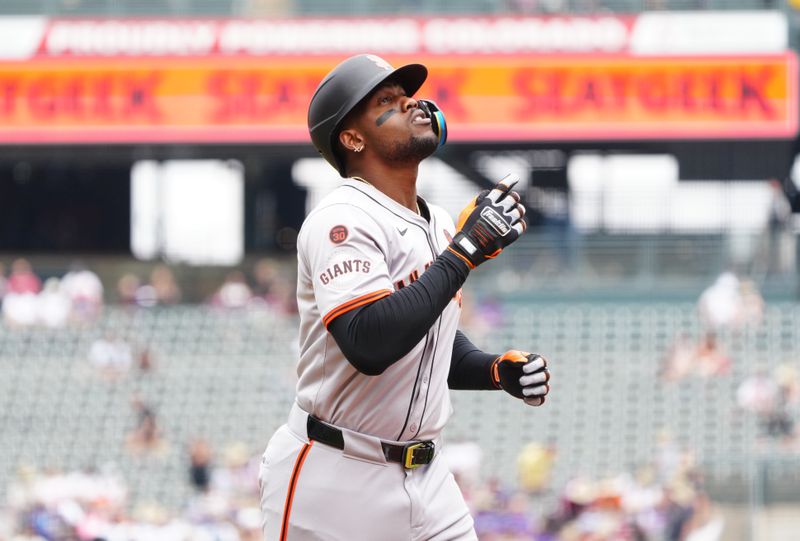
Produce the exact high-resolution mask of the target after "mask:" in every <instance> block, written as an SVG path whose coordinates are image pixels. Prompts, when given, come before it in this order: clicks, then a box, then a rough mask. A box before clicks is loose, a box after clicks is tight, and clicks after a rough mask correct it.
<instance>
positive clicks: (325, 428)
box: [306, 415, 435, 469]
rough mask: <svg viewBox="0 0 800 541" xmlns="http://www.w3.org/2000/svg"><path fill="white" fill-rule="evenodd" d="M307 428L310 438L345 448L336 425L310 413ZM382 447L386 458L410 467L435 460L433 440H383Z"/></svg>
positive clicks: (340, 432) (338, 447) (342, 437)
mask: <svg viewBox="0 0 800 541" xmlns="http://www.w3.org/2000/svg"><path fill="white" fill-rule="evenodd" d="M306 430H307V431H308V439H310V440H314V441H318V442H320V443H324V444H325V445H330V446H331V447H335V448H336V449H344V436H343V435H342V431H341V430H339V429H338V428H336V427H335V426H331V425H329V424H327V423H323V422H322V421H320V420H319V419H317V418H316V417H313V416H311V415H309V416H308V423H306ZM381 447H382V448H383V456H384V457H386V460H388V461H389V462H397V463H399V464H402V465H403V466H404V467H405V468H409V469H413V468H418V467H420V466H424V465H425V464H430V463H431V462H432V461H433V456H434V452H435V446H434V444H433V442H432V441H415V442H411V443H407V444H406V445H398V444H396V443H387V442H385V441H382V442H381Z"/></svg>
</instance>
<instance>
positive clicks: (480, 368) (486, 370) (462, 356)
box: [447, 331, 498, 391]
mask: <svg viewBox="0 0 800 541" xmlns="http://www.w3.org/2000/svg"><path fill="white" fill-rule="evenodd" d="M497 357H498V356H497V355H495V354H493V353H484V352H483V351H481V350H479V349H478V348H477V347H476V346H475V345H474V344H473V343H472V342H470V340H469V338H467V337H466V336H465V335H464V333H463V332H461V331H456V337H455V339H454V340H453V355H452V357H451V360H450V374H449V375H448V377H447V385H448V387H450V388H451V389H459V390H464V391H485V390H496V389H497V387H495V385H494V383H492V376H491V368H492V363H493V362H494V360H495V359H496V358H497Z"/></svg>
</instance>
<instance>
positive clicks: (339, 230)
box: [328, 225, 347, 244]
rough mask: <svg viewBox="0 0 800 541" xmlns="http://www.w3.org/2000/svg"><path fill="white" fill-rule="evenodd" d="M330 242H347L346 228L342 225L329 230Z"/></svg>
mask: <svg viewBox="0 0 800 541" xmlns="http://www.w3.org/2000/svg"><path fill="white" fill-rule="evenodd" d="M328 236H329V237H330V239H331V242H332V243H334V244H341V243H343V242H344V241H345V240H347V228H346V227H345V226H343V225H335V226H333V228H331V232H330V235H328Z"/></svg>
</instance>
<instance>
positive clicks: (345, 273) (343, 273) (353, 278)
mask: <svg viewBox="0 0 800 541" xmlns="http://www.w3.org/2000/svg"><path fill="white" fill-rule="evenodd" d="M373 266H374V265H373V263H372V261H370V260H369V259H367V258H365V257H364V255H363V254H361V253H359V252H357V251H355V250H350V249H348V248H341V249H336V250H334V252H333V253H332V254H331V256H330V258H328V263H327V265H326V267H325V269H324V270H323V271H322V272H321V273H319V275H318V276H317V280H318V281H319V283H320V284H322V285H323V286H324V287H329V288H333V289H337V290H339V291H346V290H348V289H350V288H352V287H354V286H355V285H356V284H358V283H359V282H362V281H363V280H364V279H365V278H366V277H367V276H368V275H369V273H370V271H371V270H372V268H373Z"/></svg>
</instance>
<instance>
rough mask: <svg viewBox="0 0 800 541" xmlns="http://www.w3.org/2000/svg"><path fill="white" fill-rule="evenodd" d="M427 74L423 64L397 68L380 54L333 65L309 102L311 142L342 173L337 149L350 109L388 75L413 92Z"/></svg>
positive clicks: (356, 57)
mask: <svg viewBox="0 0 800 541" xmlns="http://www.w3.org/2000/svg"><path fill="white" fill-rule="evenodd" d="M427 76H428V69H427V68H426V67H425V66H423V65H422V64H408V65H406V66H402V67H400V68H397V69H394V68H393V67H392V66H391V65H390V64H389V63H388V62H386V61H385V60H384V59H383V58H380V57H379V56H375V55H371V54H360V55H357V56H352V57H350V58H348V59H347V60H345V61H344V62H342V63H341V64H339V65H338V66H336V67H335V68H333V69H332V70H331V71H330V73H328V75H326V76H325V78H324V79H323V80H322V82H321V83H320V84H319V86H318V87H317V90H316V91H315V92H314V96H313V97H312V98H311V104H310V105H309V106H308V131H309V132H310V133H311V142H312V143H314V146H315V147H316V148H317V150H318V151H319V153H320V154H322V157H323V158H325V159H326V160H327V161H328V163H329V164H331V165H332V166H333V167H335V168H336V170H337V171H339V174H340V175H342V176H343V177H344V176H346V175H347V173H346V172H345V166H344V160H343V159H342V157H341V156H340V155H339V152H338V151H337V140H338V138H339V131H340V130H341V128H342V121H343V120H344V118H345V116H347V113H349V112H350V111H352V110H353V108H354V107H355V106H356V105H358V103H359V102H360V101H361V100H363V99H364V98H365V97H367V96H368V95H369V94H370V92H372V91H373V90H374V89H375V88H376V87H377V86H378V85H380V84H381V83H382V82H384V81H385V80H386V79H389V78H391V79H392V80H393V81H396V82H397V83H398V84H399V85H400V86H402V87H403V89H404V90H405V91H406V95H408V96H412V95H413V94H414V93H415V92H416V91H417V90H419V87H421V86H422V83H424V82H425V79H426V78H427Z"/></svg>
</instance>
